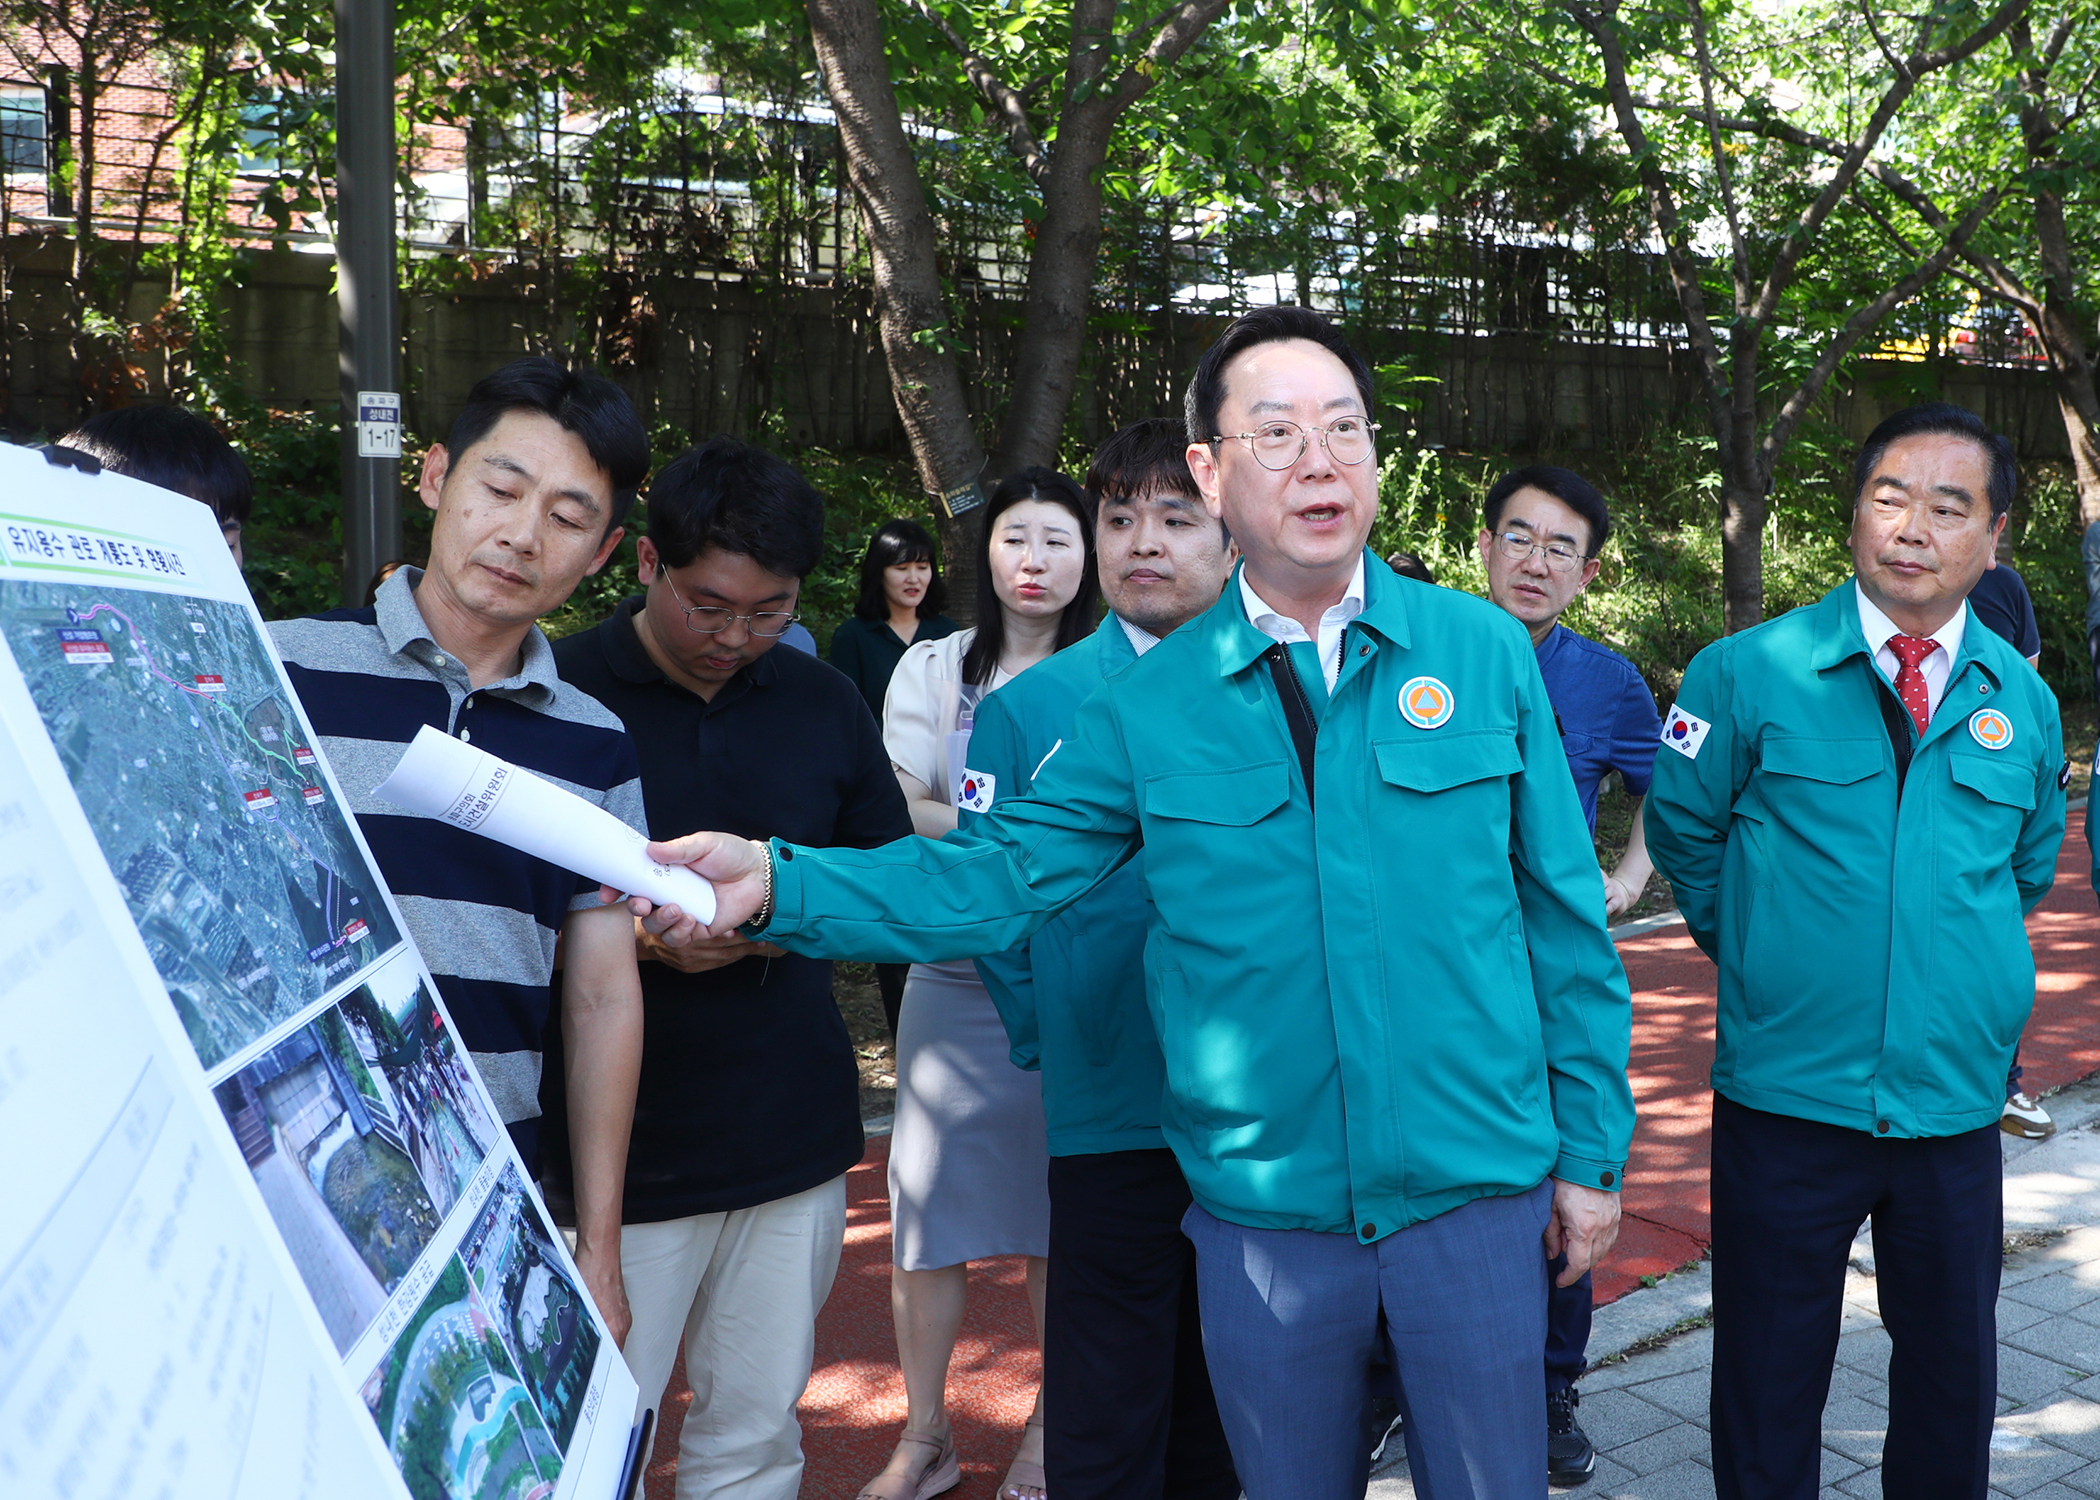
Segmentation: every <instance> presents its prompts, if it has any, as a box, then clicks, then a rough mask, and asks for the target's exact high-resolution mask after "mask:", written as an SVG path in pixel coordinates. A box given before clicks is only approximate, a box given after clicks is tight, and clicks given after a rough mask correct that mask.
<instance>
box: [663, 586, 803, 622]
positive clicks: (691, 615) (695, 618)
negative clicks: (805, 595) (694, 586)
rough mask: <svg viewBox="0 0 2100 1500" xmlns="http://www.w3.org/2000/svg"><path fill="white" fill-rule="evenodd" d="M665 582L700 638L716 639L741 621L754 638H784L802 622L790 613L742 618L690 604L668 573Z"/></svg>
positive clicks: (774, 611) (762, 613)
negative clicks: (796, 623) (717, 635)
mask: <svg viewBox="0 0 2100 1500" xmlns="http://www.w3.org/2000/svg"><path fill="white" fill-rule="evenodd" d="M663 580H664V587H665V588H667V589H669V590H670V591H671V597H672V598H673V599H676V600H677V601H678V607H679V609H680V610H682V611H684V613H685V628H686V629H688V630H692V631H697V632H698V633H699V634H701V635H716V634H718V633H720V632H721V631H724V630H727V629H728V628H729V627H730V626H732V625H734V624H735V623H736V622H737V621H739V620H742V621H744V622H745V623H746V624H748V625H749V626H750V627H751V633H752V634H753V635H763V636H781V635H786V634H787V633H788V627H789V626H790V625H792V624H794V623H795V621H796V620H798V619H799V618H801V617H800V616H799V615H798V614H797V613H796V612H795V611H794V610H791V609H762V610H760V611H758V613H756V614H751V615H740V614H738V613H737V612H736V611H735V610H733V609H728V608H725V607H724V606H722V605H720V604H688V603H686V602H685V595H683V594H681V593H679V592H678V585H677V584H675V583H673V582H671V575H670V574H669V573H665V574H664V575H663Z"/></svg>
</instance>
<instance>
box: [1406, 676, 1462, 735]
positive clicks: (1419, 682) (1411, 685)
mask: <svg viewBox="0 0 2100 1500" xmlns="http://www.w3.org/2000/svg"><path fill="white" fill-rule="evenodd" d="M1456 707H1458V700H1457V699H1456V698H1454V697H1452V696H1451V689H1449V688H1448V687H1445V686H1444V684H1443V683H1441V682H1439V681H1438V680H1437V679H1436V678H1434V677H1411V678H1409V679H1408V680H1407V681H1406V682H1404V683H1402V684H1401V686H1400V717H1401V718H1403V719H1405V720H1407V722H1408V723H1410V724H1412V725H1414V726H1415V728H1417V729H1438V728H1441V727H1442V726H1443V725H1444V723H1445V722H1446V721H1447V720H1449V719H1450V717H1451V711H1452V710H1453V709H1454V708H1456Z"/></svg>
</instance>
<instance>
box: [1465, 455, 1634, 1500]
mask: <svg viewBox="0 0 2100 1500" xmlns="http://www.w3.org/2000/svg"><path fill="white" fill-rule="evenodd" d="M1480 515H1481V522H1482V529H1481V532H1480V560H1481V562H1482V563H1484V564H1485V565H1486V567H1487V581H1488V597H1489V598H1490V599H1492V600H1494V601H1495V603H1497V604H1499V605H1501V606H1502V607H1503V608H1504V609H1506V610H1508V611H1509V613H1510V614H1512V615H1514V616H1516V618H1517V619H1518V620H1520V621H1522V622H1523V624H1524V627H1525V629H1527V630H1529V631H1530V632H1531V643H1532V645H1533V646H1535V647H1536V648H1537V649H1538V655H1539V674H1540V675H1541V676H1542V677H1544V678H1545V679H1546V696H1547V697H1548V698H1550V699H1551V700H1552V702H1553V716H1554V718H1555V719H1556V720H1557V721H1558V722H1559V725H1560V742H1561V746H1562V748H1563V749H1565V750H1566V751H1567V753H1568V769H1569V770H1570V771H1572V772H1573V773H1574V776H1575V791H1576V793H1577V795H1579V796H1580V797H1581V798H1582V815H1583V816H1584V817H1585V818H1587V819H1588V820H1589V825H1590V830H1591V832H1592V833H1595V831H1596V828H1597V790H1598V787H1599V785H1600V784H1601V783H1602V782H1603V780H1604V778H1605V775H1606V774H1607V773H1609V772H1612V771H1616V772H1618V773H1619V778H1620V780H1621V781H1623V782H1624V783H1625V785H1626V792H1627V795H1628V796H1631V797H1636V798H1638V797H1640V796H1642V795H1643V794H1644V793H1645V792H1646V791H1647V790H1648V780H1649V777H1650V776H1651V775H1652V774H1653V772H1654V769H1655V752H1656V749H1657V747H1658V744H1659V742H1660V739H1661V735H1662V720H1661V718H1660V717H1659V716H1658V715H1657V713H1656V711H1655V697H1654V695H1653V694H1651V693H1650V692H1649V691H1648V684H1647V683H1646V682H1644V681H1642V680H1641V674H1640V673H1639V671H1637V670H1636V669H1635V668H1634V665H1633V663H1632V662H1630V661H1628V660H1627V659H1626V658H1625V657H1623V656H1621V655H1620V654H1619V653H1618V652H1616V651H1614V650H1612V649H1611V648H1610V647H1609V646H1604V645H1600V644H1598V643H1597V642H1596V641H1593V640H1590V639H1588V638H1586V637H1584V636H1580V635H1577V634H1576V633H1575V632H1574V631H1572V630H1570V629H1568V627H1567V626H1565V625H1563V624H1561V623H1560V617H1561V615H1562V614H1563V613H1564V612H1565V611H1566V610H1567V608H1568V606H1569V605H1570V604H1572V603H1574V602H1575V596H1576V595H1578V594H1580V593H1581V592H1582V591H1583V590H1584V589H1585V588H1587V587H1589V585H1590V581H1591V580H1592V579H1594V578H1595V577H1596V576H1597V554H1598V553H1599V552H1601V551H1603V549H1604V541H1605V538H1606V537H1608V536H1610V535H1611V513H1610V512H1609V511H1608V510H1607V509H1606V508H1605V504H1604V497H1603V496H1602V495H1600V494H1599V493H1597V489H1596V487H1595V486H1594V485H1592V484H1591V483H1590V482H1589V481H1588V480H1586V479H1584V478H1583V477H1582V476H1581V475H1579V474H1576V473H1573V472H1571V471H1570V470H1567V469H1562V468H1556V467H1554V466H1553V465H1551V464H1533V465H1529V466H1527V467H1525V468H1521V469H1513V470H1511V471H1510V472H1509V473H1507V474H1505V475H1503V476H1502V477H1501V478H1500V479H1498V480H1496V481H1495V485H1494V488H1493V489H1491V490H1489V491H1488V493H1487V499H1486V500H1485V501H1484V502H1482V504H1481V511H1480ZM1653 872H1654V866H1653V865H1651V864H1650V863H1649V862H1648V841H1647V838H1646V836H1645V832H1644V829H1643V827H1642V819H1641V811H1640V809H1639V808H1638V807H1636V808H1635V809H1634V814H1633V834H1632V837H1631V838H1630V839H1629V840H1628V842H1627V845H1626V854H1625V857H1624V858H1622V859H1621V860H1620V861H1619V863H1618V865H1617V866H1616V867H1615V868H1614V869H1613V870H1612V871H1611V872H1610V873H1609V874H1607V875H1605V876H1604V902H1605V910H1606V912H1607V913H1608V914H1610V915H1612V916H1617V915H1618V914H1619V913H1620V912H1623V911H1625V910H1626V909H1627V908H1629V907H1631V906H1632V905H1633V904H1634V903H1635V902H1636V901H1638V900H1640V898H1641V891H1642V889H1643V888H1644V887H1645V886H1646V885H1647V884H1648V877H1649V876H1650V875H1651V874H1652V873H1653ZM1560 1269H1561V1268H1560V1267H1559V1266H1558V1265H1556V1266H1555V1267H1554V1271H1555V1277H1554V1280H1553V1281H1552V1282H1551V1284H1550V1286H1549V1289H1548V1291H1547V1296H1546V1477H1547V1479H1548V1480H1549V1481H1550V1482H1551V1483H1553V1484H1554V1485H1556V1486H1570V1485H1578V1484H1582V1483H1584V1482H1585V1481H1587V1480H1588V1479H1589V1477H1590V1475H1591V1474H1593V1473H1594V1472H1595V1471H1596V1467H1597V1452H1596V1449H1595V1448H1593V1447H1592V1446H1591V1445H1590V1440H1589V1437H1588V1435H1587V1434H1585V1433H1584V1432H1583V1430H1582V1426H1581V1424H1580V1423H1578V1422H1577V1421H1576V1420H1575V1406H1576V1403H1577V1402H1578V1401H1579V1400H1580V1397H1579V1396H1578V1394H1577V1393H1576V1390H1575V1379H1576V1377H1577V1376H1579V1375H1580V1374H1582V1369H1583V1363H1584V1360H1583V1351H1584V1349H1585V1348H1586V1347H1587V1345H1588V1344H1589V1339H1590V1278H1589V1275H1588V1273H1587V1272H1585V1273H1584V1274H1583V1276H1582V1279H1581V1280H1579V1281H1576V1282H1575V1283H1573V1284H1572V1285H1569V1286H1562V1285H1560V1284H1559V1277H1558V1273H1559V1271H1560Z"/></svg>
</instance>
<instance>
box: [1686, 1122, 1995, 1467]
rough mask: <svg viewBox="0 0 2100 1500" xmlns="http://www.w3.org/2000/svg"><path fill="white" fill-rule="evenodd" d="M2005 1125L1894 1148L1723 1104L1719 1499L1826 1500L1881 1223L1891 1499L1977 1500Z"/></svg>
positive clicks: (1986, 1416)
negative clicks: (1854, 1262)
mask: <svg viewBox="0 0 2100 1500" xmlns="http://www.w3.org/2000/svg"><path fill="white" fill-rule="evenodd" d="M1998 1142H1999V1131H1998V1127H1997V1125H1996V1123H1995V1122H1994V1123H1992V1124H1990V1125H1986V1126H1984V1127H1982V1128H1981V1129H1978V1130H1971V1131H1965V1132H1964V1133H1962V1134H1961V1135H1954V1136H1942V1137H1938V1138H1933V1139H1926V1140H1894V1139H1890V1138H1888V1137H1884V1136H1878V1135H1870V1134H1868V1133H1867V1132H1865V1131H1863V1130H1846V1129H1843V1128H1842V1127H1839V1126H1836V1125H1825V1124H1821V1123H1819V1122H1817V1121H1813V1120H1801V1119H1796V1118H1794V1117H1792V1116H1790V1115H1775V1114H1767V1113H1765V1112H1764V1111H1762V1110H1755V1109H1749V1108H1746V1107H1744V1106H1743V1105H1740V1104H1737V1103H1736V1102H1735V1101H1734V1100H1732V1099H1727V1098H1724V1097H1722V1096H1721V1095H1718V1094H1717V1095H1715V1096H1714V1134H1713V1265H1714V1373H1713V1457H1714V1489H1715V1492H1716V1494H1717V1495H1718V1496H1719V1500H1815V1497H1816V1494H1817V1492H1818V1478H1819V1469H1820V1464H1821V1448H1822V1419H1823V1403H1824V1401H1825V1400H1826V1399H1827V1398H1828V1396H1829V1394H1830V1369H1831V1364H1832V1362H1833V1361H1834V1360H1835V1359H1836V1357H1837V1341H1838V1321H1839V1318H1840V1316H1841V1313H1842V1303H1843V1300H1844V1289H1845V1263H1846V1260H1847V1256H1848V1253H1849V1251H1850V1248H1851V1245H1852V1239H1853V1236H1855V1235H1856V1234H1858V1232H1859V1226H1860V1225H1861V1224H1862V1223H1864V1222H1866V1221H1868V1220H1870V1219H1871V1220H1872V1221H1873V1225H1874V1269H1875V1275H1876V1280H1877V1282H1878V1283H1879V1291H1880V1296H1881V1321H1882V1323H1883V1325H1884V1326H1885V1327H1886V1328H1887V1329H1888V1335H1889V1342H1890V1344H1891V1346H1892V1347H1891V1349H1890V1353H1889V1426H1888V1438H1887V1441H1886V1444H1885V1447H1884V1450H1883V1453H1882V1467H1881V1492H1882V1493H1883V1494H1885V1495H1895V1496H1901V1497H1902V1500H1983V1497H1984V1494H1985V1492H1986V1490H1987V1489H1988V1488H1989V1481H1990V1446H1991V1419H1992V1417H1993V1416H1994V1415H1995V1413H1996V1409H1997V1396H1998V1273H1999V1269H2000V1266H2001V1264H2002V1261H2003V1254H2004V1251H2003V1224H2004V1194H2003V1185H2002V1184H2003V1166H2002V1158H2001V1155H2000V1153H1999V1149H1998Z"/></svg>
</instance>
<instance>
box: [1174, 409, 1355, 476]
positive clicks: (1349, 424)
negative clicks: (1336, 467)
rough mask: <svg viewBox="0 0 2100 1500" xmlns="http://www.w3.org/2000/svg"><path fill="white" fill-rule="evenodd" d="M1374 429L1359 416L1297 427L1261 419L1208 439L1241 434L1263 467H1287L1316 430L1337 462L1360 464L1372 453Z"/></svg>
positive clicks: (1297, 458) (1303, 451) (1300, 455)
mask: <svg viewBox="0 0 2100 1500" xmlns="http://www.w3.org/2000/svg"><path fill="white" fill-rule="evenodd" d="M1376 431H1378V424H1377V423H1376V422H1367V421H1365V420H1364V419H1363V418H1362V417H1338V418H1336V419H1335V420H1334V421H1333V422H1331V423H1329V424H1328V425H1327V426H1325V427H1311V428H1306V427H1300V426H1299V425H1298V424H1297V423H1296V422H1282V421H1278V422H1264V423H1262V424H1261V426H1259V427H1257V428H1255V429H1254V431H1252V432H1225V433H1219V434H1218V435H1217V436H1215V437H1213V438H1212V439H1211V441H1212V442H1213V443H1222V442H1224V441H1225V439H1227V438H1243V439H1245V440H1246V442H1247V445H1248V446H1249V447H1251V448H1252V449H1253V450H1254V461H1255V462H1256V463H1258V464H1260V465H1261V466H1262V467H1263V468H1264V469H1288V468H1289V467H1290V466H1291V465H1292V464H1294V463H1296V462H1297V461H1298V460H1299V459H1300V458H1301V457H1302V456H1303V455H1304V453H1305V449H1306V445H1307V444H1309V443H1310V442H1311V441H1312V435H1313V434H1314V433H1316V432H1317V433H1318V434H1319V435H1320V442H1321V444H1322V445H1323V446H1324V447H1325V448H1326V449H1327V456H1328V457H1329V458H1331V459H1333V460H1334V461H1335V462H1336V463H1338V464H1360V463H1362V462H1363V461H1364V460H1365V459H1367V458H1369V457H1370V456H1371V435H1372V434H1373V433H1375V432H1376Z"/></svg>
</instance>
